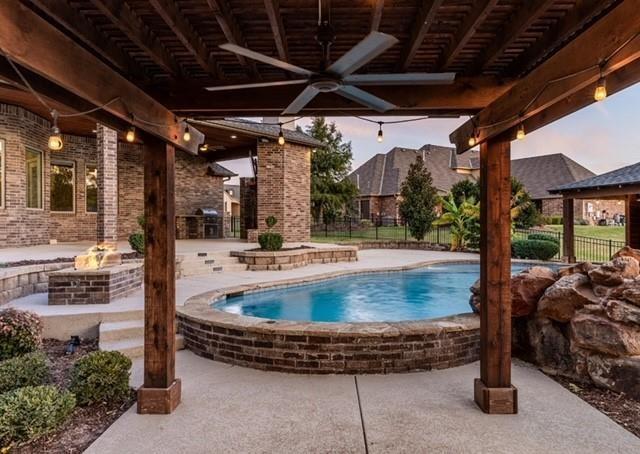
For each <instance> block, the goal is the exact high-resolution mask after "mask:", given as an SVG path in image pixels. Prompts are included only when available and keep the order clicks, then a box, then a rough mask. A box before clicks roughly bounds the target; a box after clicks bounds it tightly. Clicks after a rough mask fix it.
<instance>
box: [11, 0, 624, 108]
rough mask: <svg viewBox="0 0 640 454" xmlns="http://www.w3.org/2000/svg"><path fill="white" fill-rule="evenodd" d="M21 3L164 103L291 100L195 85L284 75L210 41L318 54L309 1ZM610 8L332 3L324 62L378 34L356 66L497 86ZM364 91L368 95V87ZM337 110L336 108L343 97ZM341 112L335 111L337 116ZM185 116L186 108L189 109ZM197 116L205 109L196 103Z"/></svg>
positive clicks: (549, 3)
mask: <svg viewBox="0 0 640 454" xmlns="http://www.w3.org/2000/svg"><path fill="white" fill-rule="evenodd" d="M23 3H24V4H25V5H27V6H29V7H31V8H32V9H33V10H34V11H36V12H38V14H41V15H42V16H43V17H46V18H47V20H48V21H49V22H50V23H52V24H54V26H56V27H57V28H59V29H62V30H64V31H65V33H67V34H68V35H69V36H71V37H72V38H73V39H74V40H75V41H76V42H78V44H80V45H81V46H83V47H85V48H87V49H88V50H90V51H91V52H93V53H94V54H95V55H96V56H97V57H99V58H100V59H102V60H103V61H104V62H106V63H107V64H109V65H110V66H111V67H112V68H113V69H114V70H115V71H118V72H119V73H121V74H125V75H127V77H128V78H130V80H132V81H133V82H134V83H136V84H137V85H138V86H140V87H141V88H143V89H145V90H146V91H147V92H148V93H150V94H151V95H152V96H154V97H156V98H157V99H158V100H159V101H161V102H165V103H166V105H168V107H169V108H172V105H171V102H172V101H171V100H174V101H175V100H180V98H182V99H181V102H182V105H184V104H185V103H186V104H187V105H188V104H189V99H194V101H195V98H198V97H199V96H198V95H197V94H198V93H200V94H201V95H202V97H205V99H206V100H207V101H203V100H202V99H199V100H198V101H199V102H200V104H202V103H203V102H205V103H206V102H210V103H212V104H216V103H222V102H223V101H226V100H229V99H230V97H234V96H235V97H236V98H242V97H244V96H254V95H257V96H260V95H261V94H264V96H270V95H271V96H288V97H291V96H295V94H296V93H297V92H299V90H300V87H299V86H296V87H293V88H290V87H285V88H283V89H282V90H280V91H278V90H273V89H262V91H260V90H257V91H251V92H243V91H236V92H234V93H232V94H229V93H226V94H217V95H213V94H208V93H206V92H204V90H202V87H203V86H207V85H224V84H237V83H245V82H246V83H249V82H260V81H271V80H285V79H286V78H289V77H291V75H290V74H287V73H285V72H283V71H282V70H279V69H277V68H274V67H271V66H268V65H265V64H262V63H256V62H254V61H251V60H249V59H247V58H243V57H238V56H236V55H235V54H232V53H229V52H225V51H223V50H221V49H220V48H219V47H218V46H219V45H220V44H223V43H226V42H232V43H235V44H238V45H241V46H246V47H248V48H250V49H252V50H255V51H257V52H261V53H264V54H267V55H269V56H273V57H275V58H280V59H283V60H286V61H288V62H291V63H293V64H296V65H298V66H302V67H304V68H308V69H311V70H316V69H318V65H319V62H320V61H321V50H320V47H319V45H318V44H317V42H316V41H315V31H316V27H317V14H318V2H317V0H150V1H149V0H23ZM325 3H326V1H325ZM617 3H619V0H477V1H476V0H424V1H418V0H393V1H391V0H387V1H386V2H385V1H384V0H331V1H330V2H329V5H328V11H329V15H330V21H331V23H332V25H333V27H334V29H335V32H336V40H335V42H334V44H333V45H332V46H331V59H332V60H335V59H337V58H339V57H340V56H341V55H342V54H344V53H345V52H346V51H348V50H349V49H351V48H352V47H353V46H354V45H355V44H356V43H358V42H359V41H360V40H361V39H362V38H363V37H364V36H366V35H367V33H369V32H370V31H371V30H379V31H381V32H385V33H388V34H391V35H393V36H395V37H396V38H398V39H399V40H400V42H399V43H398V44H397V45H395V46H393V47H392V48H391V49H389V50H388V51H387V52H385V53H384V54H382V55H381V56H380V57H378V58H377V59H375V60H374V61H372V62H371V63H369V64H368V65H367V66H366V67H365V68H363V70H361V71H359V72H360V73H383V72H384V73H387V72H392V73H393V72H418V71H420V72H423V71H426V72H429V71H455V72H457V73H458V79H459V80H461V81H463V84H466V83H467V82H469V84H471V85H473V83H474V81H478V80H482V81H483V82H482V83H486V81H487V80H495V81H496V82H495V83H496V84H499V83H501V82H502V81H512V80H513V79H514V78H519V77H522V76H524V75H526V74H527V73H528V72H530V71H531V70H532V69H533V68H535V67H536V65H538V64H539V63H540V62H542V61H544V59H545V58H547V57H548V56H549V55H551V54H552V53H553V52H554V51H555V50H556V49H557V48H559V47H561V46H562V45H563V44H564V43H565V42H566V41H567V40H569V39H571V38H572V37H573V36H575V35H576V34H577V33H580V32H581V31H582V30H584V29H585V28H586V27H588V26H589V25H590V24H591V23H593V21H594V20H596V19H597V18H598V17H599V16H600V15H602V14H604V13H606V12H607V10H608V9H610V8H611V7H612V6H615V4H617ZM487 78H489V79H487ZM491 78H493V79H491ZM371 90H372V91H373V92H376V88H375V87H372V88H371ZM398 92H400V90H398ZM194 93H195V94H196V95H195V96H194ZM499 94H500V93H496V95H495V96H498V95H499ZM325 96H334V95H325ZM490 96H492V95H490ZM185 98H187V99H185ZM336 98H337V97H336ZM286 101H290V99H287V100H286ZM391 101H394V100H391ZM321 102H322V101H320V103H321ZM411 102H414V101H411V100H406V101H405V104H407V105H408V104H410V103H411ZM414 103H415V102H414ZM482 103H485V100H483V101H482ZM398 104H399V105H401V104H400V103H398ZM285 105H286V103H285ZM336 105H337V106H338V108H340V109H344V106H345V103H344V100H341V101H340V102H339V103H337V104H336ZM347 105H348V104H347ZM200 107H201V106H200ZM312 107H313V103H312V104H311V107H310V109H312ZM480 107H482V106H480ZM338 108H336V112H334V114H338V115H339V114H341V113H340V112H338V111H337V110H338ZM174 110H175V109H174ZM184 110H185V109H183V111H184ZM478 110H479V109H478V106H477V105H472V106H470V107H469V108H467V109H463V108H460V107H459V106H452V108H451V109H450V110H449V111H447V110H446V109H443V111H442V113H443V114H460V113H474V112H477V111H478ZM239 111H241V110H240V109H239ZM194 112H195V111H194ZM194 112H190V114H191V115H194V116H195V115H196V114H194ZM241 112H242V113H245V114H246V112H245V111H244V110H242V111H241ZM309 112H310V111H307V113H309ZM230 113H231V114H232V115H233V112H230ZM272 113H273V112H272ZM347 113H348V112H347ZM391 114H407V112H406V111H403V110H399V111H397V112H391ZM201 116H202V117H211V116H212V114H211V112H206V111H204V110H203V111H202V115H201ZM213 116H220V115H219V114H217V115H213Z"/></svg>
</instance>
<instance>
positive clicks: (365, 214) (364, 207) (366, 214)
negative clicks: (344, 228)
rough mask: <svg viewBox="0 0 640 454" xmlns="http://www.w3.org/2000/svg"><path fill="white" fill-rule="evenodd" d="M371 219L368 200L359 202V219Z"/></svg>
mask: <svg viewBox="0 0 640 454" xmlns="http://www.w3.org/2000/svg"><path fill="white" fill-rule="evenodd" d="M370 217H371V208H370V204H369V201H368V200H361V201H360V219H369V218H370Z"/></svg>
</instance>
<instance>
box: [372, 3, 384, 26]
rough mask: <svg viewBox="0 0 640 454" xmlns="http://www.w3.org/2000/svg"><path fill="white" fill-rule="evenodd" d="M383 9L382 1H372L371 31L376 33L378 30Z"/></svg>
mask: <svg viewBox="0 0 640 454" xmlns="http://www.w3.org/2000/svg"><path fill="white" fill-rule="evenodd" d="M383 8H384V0H374V3H373V10H372V11H371V31H372V32H377V31H378V30H379V29H380V22H381V21H382V9H383Z"/></svg>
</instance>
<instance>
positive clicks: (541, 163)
mask: <svg viewBox="0 0 640 454" xmlns="http://www.w3.org/2000/svg"><path fill="white" fill-rule="evenodd" d="M511 175H513V176H514V177H516V178H517V179H518V180H520V182H521V183H522V184H523V185H524V187H525V188H527V191H529V194H531V198H532V199H548V198H555V197H557V196H554V195H552V194H551V193H550V192H549V191H550V190H551V189H553V188H557V187H558V186H562V185H566V184H571V183H574V182H576V181H579V180H583V179H585V178H590V177H593V176H595V173H593V172H592V171H591V170H589V169H587V168H585V167H583V166H581V165H580V164H578V163H577V162H576V161H574V160H573V159H571V158H569V157H567V156H565V155H564V154H562V153H555V154H548V155H543V156H532V157H530V158H522V159H514V160H512V161H511Z"/></svg>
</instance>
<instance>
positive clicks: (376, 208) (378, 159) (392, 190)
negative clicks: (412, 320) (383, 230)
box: [349, 145, 624, 223]
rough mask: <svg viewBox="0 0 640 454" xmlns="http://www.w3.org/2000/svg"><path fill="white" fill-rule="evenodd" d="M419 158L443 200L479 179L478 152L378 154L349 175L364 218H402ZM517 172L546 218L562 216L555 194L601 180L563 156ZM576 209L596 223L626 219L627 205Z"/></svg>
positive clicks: (586, 204)
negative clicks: (602, 218) (603, 218)
mask: <svg viewBox="0 0 640 454" xmlns="http://www.w3.org/2000/svg"><path fill="white" fill-rule="evenodd" d="M418 156H421V157H422V159H423V160H424V161H425V166H426V167H427V169H428V170H429V171H430V172H431V176H432V178H433V183H434V186H435V187H436V189H437V190H438V192H439V193H440V194H441V195H444V194H446V193H448V192H449V190H450V189H451V186H453V185H454V184H455V183H457V182H459V181H462V180H465V179H474V180H475V179H477V178H478V176H479V172H478V170H479V162H478V154H477V152H475V151H473V150H470V151H467V152H465V153H463V154H461V155H457V154H456V153H455V150H454V149H453V148H450V147H442V146H437V145H424V146H423V147H421V148H419V149H417V150H415V149H411V148H400V147H394V148H392V149H391V150H390V151H389V152H388V153H386V154H377V155H375V156H374V157H372V158H371V159H369V161H367V162H366V163H364V164H363V165H362V166H360V167H359V168H357V169H356V170H355V171H353V172H352V173H351V175H349V178H350V179H351V180H352V181H353V182H354V183H355V184H356V185H357V186H358V189H359V191H360V195H359V197H358V200H357V207H356V208H357V211H358V212H359V214H360V217H361V218H367V219H370V218H375V217H383V218H399V217H400V215H399V210H398V205H399V202H400V188H401V185H402V182H403V181H404V179H405V178H406V175H407V172H408V170H409V166H410V165H411V163H413V162H414V161H415V159H416V158H417V157H418ZM511 171H512V174H513V176H514V177H516V178H517V179H518V180H520V181H521V182H522V183H523V184H524V186H525V188H526V189H527V191H529V193H530V195H531V198H532V199H533V201H534V203H535V204H536V206H537V207H538V209H539V211H540V212H541V213H542V214H543V215H544V216H562V198H561V197H559V196H558V195H556V194H551V193H550V192H549V189H552V188H555V187H558V186H561V185H563V184H567V183H572V182H575V181H579V180H582V179H585V178H589V177H592V176H594V175H595V174H594V173H593V172H591V171H590V170H588V169H586V168H585V167H583V166H581V165H580V164H578V163H577V162H575V161H573V160H572V159H570V158H568V157H567V156H565V155H563V154H551V155H545V156H534V157H531V158H523V159H514V160H512V161H511ZM574 209H575V218H576V219H583V220H584V221H586V222H591V223H593V222H595V219H594V218H597V217H598V216H599V215H601V214H602V212H603V211H606V212H607V213H608V214H609V216H613V215H614V214H616V213H618V214H624V204H623V203H621V201H619V200H576V201H575V205H574Z"/></svg>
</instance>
